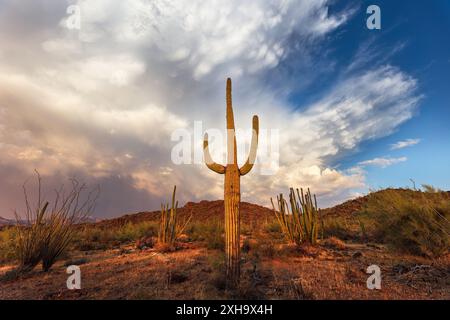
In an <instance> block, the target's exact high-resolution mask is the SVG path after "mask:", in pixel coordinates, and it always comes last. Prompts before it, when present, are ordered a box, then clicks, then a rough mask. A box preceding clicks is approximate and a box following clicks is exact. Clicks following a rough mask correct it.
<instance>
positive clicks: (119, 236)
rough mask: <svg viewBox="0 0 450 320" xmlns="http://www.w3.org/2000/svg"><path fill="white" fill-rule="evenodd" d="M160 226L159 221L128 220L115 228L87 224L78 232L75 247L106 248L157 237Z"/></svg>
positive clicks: (87, 248)
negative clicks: (134, 221)
mask: <svg viewBox="0 0 450 320" xmlns="http://www.w3.org/2000/svg"><path fill="white" fill-rule="evenodd" d="M158 228H159V223H158V222H156V221H144V222H140V223H131V222H128V223H126V224H124V225H122V226H119V227H113V228H102V227H98V226H90V225H87V226H85V227H84V228H83V229H80V230H78V232H77V233H76V235H75V239H74V244H75V245H74V248H75V249H78V250H82V251H88V250H104V249H107V248H111V247H114V246H117V245H120V244H125V243H130V242H133V241H136V240H138V239H140V238H142V237H155V236H157V235H158Z"/></svg>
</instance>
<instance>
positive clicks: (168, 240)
mask: <svg viewBox="0 0 450 320" xmlns="http://www.w3.org/2000/svg"><path fill="white" fill-rule="evenodd" d="M176 191H177V186H174V187H173V193H172V206H171V207H170V209H169V204H168V203H167V204H161V221H160V224H159V233H158V242H159V243H161V244H166V245H173V244H174V243H175V240H176V239H177V238H178V237H179V236H180V235H181V234H182V233H183V231H184V229H185V228H186V226H187V224H188V223H189V221H190V220H191V218H192V213H191V215H190V216H189V217H188V218H187V219H184V221H178V216H177V209H178V201H175V193H176Z"/></svg>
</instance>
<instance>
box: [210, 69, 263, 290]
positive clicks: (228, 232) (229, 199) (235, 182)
mask: <svg viewBox="0 0 450 320" xmlns="http://www.w3.org/2000/svg"><path fill="white" fill-rule="evenodd" d="M226 101H227V112H226V123H227V164H226V166H223V165H221V164H218V163H215V162H214V161H213V160H212V158H211V154H210V153H209V148H208V135H207V134H206V133H205V138H204V140H203V151H204V156H205V163H206V165H207V166H208V168H209V169H211V170H212V171H214V172H216V173H220V174H225V187H224V207H225V257H226V258H225V259H226V261H225V262H226V263H225V266H226V275H227V282H228V285H229V286H235V285H237V284H238V283H239V275H240V259H241V247H240V232H241V231H240V230H241V229H240V225H241V216H240V208H239V205H240V202H241V186H240V179H241V176H244V175H246V174H247V173H249V172H250V170H251V169H252V167H253V164H254V163H255V160H256V149H257V147H258V131H259V122H258V117H257V116H253V134H252V142H251V146H250V153H249V156H248V158H247V161H246V162H245V164H244V165H243V166H242V167H241V168H239V167H238V164H237V147H236V134H235V127H234V115H233V105H232V101H231V79H229V78H228V79H227V90H226Z"/></svg>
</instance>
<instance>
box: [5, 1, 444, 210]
mask: <svg viewBox="0 0 450 320" xmlns="http://www.w3.org/2000/svg"><path fill="white" fill-rule="evenodd" d="M372 4H375V5H378V6H379V7H380V9H381V30H368V29H367V27H366V19H367V17H368V15H367V14H366V9H367V7H368V6H369V5H372ZM77 21H78V22H79V23H76V22H77ZM449 31H450V3H449V2H448V1H439V0H435V1H427V2H425V1H376V2H372V1H338V0H336V1H334V0H285V1H279V0H248V1H245V2H243V1H240V0H217V1H204V0H191V1H185V0H158V1H147V0H128V1H126V2H125V1H122V0H109V1H104V0H66V1H60V0H29V1H25V2H18V1H16V0H0V177H1V181H0V216H3V217H11V216H12V215H13V210H14V209H16V208H17V209H18V210H19V211H20V210H21V208H22V210H23V195H22V184H23V183H24V181H32V180H30V178H32V177H33V175H34V170H35V169H37V170H38V171H39V172H40V174H41V176H42V177H43V181H44V184H45V188H46V190H49V192H50V191H51V190H52V189H54V188H56V187H58V186H59V185H60V184H61V183H63V182H64V181H66V180H67V179H68V178H70V177H76V178H78V179H79V180H81V181H84V182H86V183H87V184H88V185H99V186H100V189H101V195H100V198H99V201H98V205H97V211H96V214H97V215H98V216H99V217H112V216H118V215H122V214H123V213H126V212H135V211H142V210H149V209H150V210H154V209H158V208H159V207H160V203H161V202H163V201H166V200H167V198H168V195H170V193H171V190H172V188H173V185H175V184H176V185H177V194H178V197H179V200H180V203H181V204H183V203H184V202H187V201H200V200H212V199H220V198H222V196H223V179H222V178H223V177H221V176H218V175H215V174H214V173H212V172H211V171H209V170H208V169H207V168H206V166H205V165H204V163H203V160H202V157H201V155H202V149H201V148H202V136H203V132H204V131H208V132H209V133H210V134H212V130H215V132H216V133H217V132H219V133H220V132H223V131H224V129H225V122H224V119H225V107H224V106H225V99H224V92H225V81H226V78H227V77H231V78H232V79H233V101H234V109H235V121H236V126H237V128H238V129H249V128H250V127H251V119H252V116H253V115H254V114H257V115H258V116H259V119H260V128H261V133H260V139H259V142H260V146H259V149H258V159H257V162H256V164H255V167H254V168H253V170H252V172H251V173H250V174H248V175H246V176H245V177H243V179H242V199H243V201H251V202H254V203H258V204H261V205H265V206H270V197H274V196H275V195H276V194H278V193H280V192H284V193H286V192H287V191H288V190H289V187H310V188H311V190H312V191H313V192H314V193H316V194H317V196H318V199H319V205H320V206H322V207H326V206H331V205H334V204H337V203H340V202H342V201H345V200H347V199H350V198H354V197H356V196H359V195H361V194H364V193H367V192H368V191H369V190H370V189H377V188H381V187H389V186H393V187H403V186H411V185H412V183H411V181H410V180H409V179H414V180H415V181H416V185H417V186H420V184H422V183H427V184H433V185H435V186H436V187H439V188H442V189H450V169H449V165H448V164H449V163H450V148H449V139H448V137H450V128H449V126H448V123H449V120H450V110H449V101H450V92H449V91H450V90H449V84H450V41H448V38H449V35H450V32H449ZM196 123H201V126H202V128H200V130H199V131H200V133H199V134H196V128H195V124H196ZM180 132H183V133H184V134H186V135H185V136H186V137H187V138H186V140H185V141H184V140H182V139H181V140H180V141H179V140H177V139H178V138H179V137H181V135H179V133H180ZM272 133H274V137H277V138H278V139H275V140H274V141H275V142H278V144H277V143H274V141H272V140H271V136H270V134H272ZM275 133H276V134H275ZM174 137H175V138H174ZM222 138H223V137H222ZM249 141H250V134H248V132H247V133H238V147H242V148H244V147H245V146H248V144H249ZM179 142H180V143H184V142H187V144H183V146H187V149H186V150H188V151H189V152H187V153H186V154H187V155H188V157H187V159H189V160H192V161H191V162H189V161H188V162H189V163H177V162H176V161H174V159H173V155H174V154H175V153H174V152H173V150H174V148H176V147H177V146H179V145H180V144H179ZM268 146H271V147H273V148H271V149H269V148H267V147H268ZM394 146H397V147H394ZM224 147H225V142H224V141H221V140H220V138H219V139H217V142H213V143H211V152H212V155H213V158H214V159H216V160H217V161H218V162H220V159H222V160H223V159H224V155H225V148H224ZM239 150H241V149H239ZM196 154H197V155H198V154H200V157H197V156H195V155H196ZM245 157H246V152H245V150H243V151H240V152H239V155H238V160H239V161H240V162H241V163H243V162H244V161H245ZM268 173H270V174H268ZM30 188H32V185H31V182H30Z"/></svg>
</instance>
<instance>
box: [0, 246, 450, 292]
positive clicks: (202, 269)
mask: <svg viewBox="0 0 450 320" xmlns="http://www.w3.org/2000/svg"><path fill="white" fill-rule="evenodd" d="M277 249H278V250H277V254H276V256H274V257H270V258H269V257H260V258H259V259H255V256H254V255H253V254H252V249H250V252H249V253H248V254H245V255H244V257H243V258H244V263H243V271H242V287H241V288H240V290H238V291H235V292H231V291H224V290H223V288H222V287H221V286H220V277H221V274H220V272H219V271H218V270H217V267H215V264H216V263H217V261H220V259H221V258H220V254H219V253H218V252H217V251H214V250H207V249H206V248H204V247H202V246H201V245H199V244H197V243H189V244H184V249H182V250H177V251H175V252H168V253H160V252H157V251H155V250H154V249H149V250H145V251H140V250H136V249H135V248H133V247H131V246H125V247H122V248H120V249H116V250H106V251H100V252H93V253H90V254H88V255H85V254H83V253H77V254H75V255H74V256H73V257H72V259H79V258H83V259H86V260H87V263H85V264H82V265H81V266H80V268H81V272H82V289H81V290H74V291H71V290H68V289H67V288H66V280H67V277H68V275H67V274H66V273H65V268H66V267H65V266H64V264H63V262H60V263H58V264H57V265H56V266H55V267H54V268H53V270H52V271H51V272H49V273H43V272H40V271H34V272H33V273H31V274H29V275H27V276H23V277H22V278H20V279H19V280H10V281H3V282H0V299H224V298H243V299H262V298H265V299H450V290H449V288H450V257H449V256H446V257H443V258H441V259H439V260H435V261H429V260H425V259H423V258H417V257H410V256H393V255H391V254H389V253H388V252H387V251H386V250H385V248H383V247H380V246H377V247H370V246H366V245H358V244H356V245H355V244H347V245H346V246H345V249H331V248H328V247H324V246H318V247H304V248H301V249H300V250H298V249H295V248H293V247H291V246H287V245H280V247H278V248H277ZM371 264H377V265H379V266H380V268H381V270H382V289H381V290H369V289H367V287H366V280H367V277H368V274H366V272H365V270H366V268H367V267H368V266H369V265H371ZM11 268H12V266H4V267H2V268H0V276H1V275H2V274H4V273H5V272H7V271H8V270H10V269H11Z"/></svg>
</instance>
